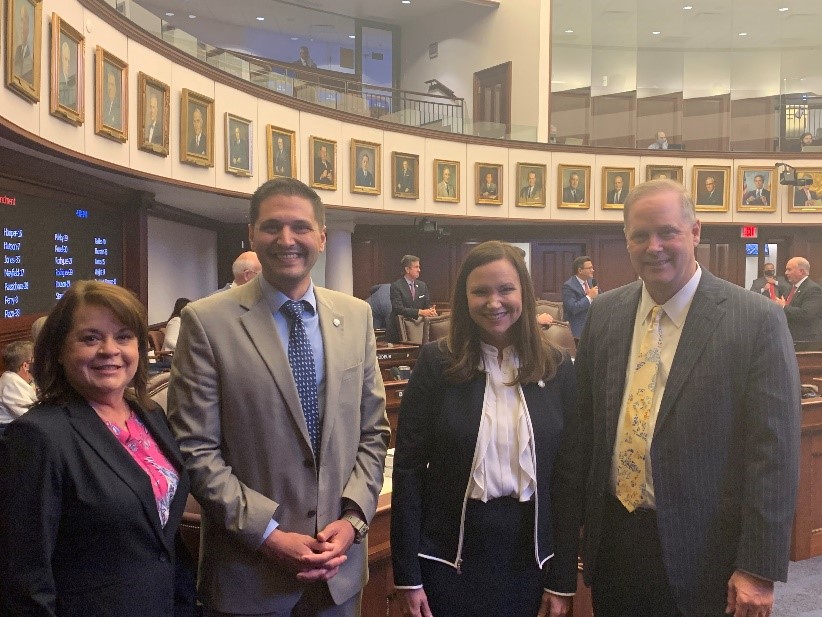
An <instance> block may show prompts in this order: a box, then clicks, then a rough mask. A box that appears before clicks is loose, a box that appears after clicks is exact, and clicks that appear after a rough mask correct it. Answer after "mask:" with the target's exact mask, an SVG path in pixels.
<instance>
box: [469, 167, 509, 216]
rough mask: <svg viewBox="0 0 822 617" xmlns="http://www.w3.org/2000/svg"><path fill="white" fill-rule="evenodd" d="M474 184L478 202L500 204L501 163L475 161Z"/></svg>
mask: <svg viewBox="0 0 822 617" xmlns="http://www.w3.org/2000/svg"><path fill="white" fill-rule="evenodd" d="M474 170H475V175H476V176H475V178H474V183H475V184H474V186H476V187H477V199H476V202H477V203H478V204H490V205H492V206H499V205H502V165H497V164H495V163H476V164H475V165H474Z"/></svg>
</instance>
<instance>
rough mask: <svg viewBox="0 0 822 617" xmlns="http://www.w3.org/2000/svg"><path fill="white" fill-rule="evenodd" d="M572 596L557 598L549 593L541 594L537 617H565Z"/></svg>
mask: <svg viewBox="0 0 822 617" xmlns="http://www.w3.org/2000/svg"><path fill="white" fill-rule="evenodd" d="M571 598H572V596H558V595H557V594H555V593H551V592H550V591H543V592H542V602H541V603H540V605H539V612H538V613H537V617H565V615H567V614H568V610H569V609H570V608H571Z"/></svg>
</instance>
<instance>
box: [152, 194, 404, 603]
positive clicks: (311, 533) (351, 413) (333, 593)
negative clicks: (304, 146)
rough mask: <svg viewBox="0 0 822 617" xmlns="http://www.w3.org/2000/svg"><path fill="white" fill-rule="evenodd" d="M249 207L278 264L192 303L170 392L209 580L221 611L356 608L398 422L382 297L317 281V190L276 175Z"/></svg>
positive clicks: (254, 232)
mask: <svg viewBox="0 0 822 617" xmlns="http://www.w3.org/2000/svg"><path fill="white" fill-rule="evenodd" d="M248 218H249V221H250V223H249V239H250V242H251V247H252V248H253V249H254V251H256V253H257V255H258V256H259V258H260V262H261V263H262V268H263V272H262V275H260V276H257V277H255V278H254V279H253V280H252V281H251V282H249V283H247V284H245V285H242V286H241V287H238V288H237V289H232V290H230V291H226V292H223V293H219V294H214V295H212V296H209V297H207V298H203V299H202V300H198V301H196V302H192V303H191V304H189V305H188V306H187V307H186V308H185V309H184V310H183V313H182V325H181V328H180V338H179V341H178V344H177V349H176V351H175V353H174V362H173V364H172V369H171V380H170V386H169V391H168V406H169V420H170V422H171V425H172V428H173V429H174V431H175V433H176V436H177V439H178V441H179V443H180V448H181V450H182V451H183V455H184V458H185V459H186V467H187V468H188V469H189V470H190V473H191V485H192V494H193V495H195V496H196V498H197V500H198V501H199V502H200V504H201V506H202V508H203V512H204V515H203V520H202V525H203V528H202V545H201V549H200V566H201V567H200V577H199V588H200V591H201V594H202V596H203V598H202V599H203V603H204V604H205V606H206V609H207V610H208V611H212V612H209V613H207V614H208V615H214V614H217V615H221V616H222V615H300V616H305V617H316V616H318V615H322V616H323V617H325V616H329V617H354V616H355V615H359V605H360V593H361V591H362V587H363V585H364V583H365V581H366V578H367V576H368V543H367V541H366V534H367V532H368V526H367V522H368V521H369V520H371V518H372V517H373V516H374V513H375V511H376V508H377V498H378V496H379V493H380V488H381V486H382V475H383V474H382V472H383V464H384V462H385V454H386V450H387V448H388V437H389V432H390V429H389V425H388V420H387V417H386V415H385V388H384V387H383V382H382V378H381V376H380V369H379V365H378V364H377V354H376V350H377V346H376V340H375V337H374V329H373V326H372V323H371V309H370V308H369V307H368V305H367V304H366V303H365V302H363V301H362V300H358V299H356V298H352V297H351V296H350V295H346V294H343V293H339V292H336V291H332V290H330V289H323V288H320V287H318V286H316V285H314V284H313V283H312V281H311V268H312V267H313V266H314V264H316V262H317V258H318V257H319V254H320V252H322V251H323V250H324V249H325V239H326V234H325V224H324V222H325V212H324V207H323V204H322V202H321V201H320V198H319V197H318V196H317V194H316V193H315V192H314V191H313V190H312V189H309V188H308V187H307V186H305V185H304V184H303V183H301V182H299V181H298V180H294V179H292V178H278V179H276V180H270V181H268V182H266V183H265V184H263V185H262V186H261V187H260V188H259V189H257V191H256V192H255V193H254V195H253V196H252V198H251V208H250V210H249V217H248Z"/></svg>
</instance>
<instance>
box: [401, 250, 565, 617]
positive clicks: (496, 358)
mask: <svg viewBox="0 0 822 617" xmlns="http://www.w3.org/2000/svg"><path fill="white" fill-rule="evenodd" d="M451 305H452V313H451V330H450V333H449V336H448V338H447V339H443V340H440V341H437V342H434V343H430V344H428V345H426V346H424V347H423V348H422V350H421V353H420V356H419V358H418V360H417V362H416V365H415V367H414V372H413V374H412V376H411V379H410V381H409V383H408V387H407V388H406V390H405V392H404V394H403V399H402V405H401V407H400V414H399V426H398V430H397V446H396V455H395V458H394V470H393V495H392V505H391V508H392V509H391V517H392V520H391V549H392V557H393V566H394V582H395V584H396V586H397V588H398V589H400V590H401V594H402V596H403V602H404V604H405V606H404V609H405V614H407V615H413V616H423V617H430V616H431V615H433V616H434V617H480V616H481V617H495V616H496V617H537V615H539V616H543V615H546V616H547V615H553V616H558V615H563V614H565V613H566V612H567V611H568V608H569V606H570V596H572V595H573V593H574V591H575V589H576V570H577V540H578V535H579V526H578V524H577V521H576V520H575V518H574V515H573V513H567V514H566V513H561V512H554V511H553V508H552V503H553V499H554V497H555V496H557V493H558V491H563V490H564V491H570V490H572V485H571V483H570V481H569V480H568V478H569V477H570V475H571V474H570V472H571V469H569V463H570V458H571V457H570V456H569V454H570V445H569V444H565V443H564V442H563V433H564V430H565V427H566V426H567V425H568V424H569V423H570V422H572V421H573V420H574V417H575V401H576V391H575V377H574V370H573V366H572V364H571V361H570V358H569V357H568V356H567V355H566V354H564V353H563V352H561V351H560V350H559V349H557V348H555V347H554V346H552V345H551V344H550V343H549V342H548V341H547V340H546V339H545V338H544V337H543V336H542V333H541V330H540V327H539V325H538V324H537V321H536V302H535V299H534V294H533V287H532V284H531V279H530V276H529V274H528V271H527V269H526V267H525V263H524V261H523V259H522V256H521V254H520V252H519V251H518V250H517V249H516V248H514V247H513V246H511V245H509V244H505V243H502V242H485V243H483V244H480V245H479V246H477V247H476V248H474V249H473V250H472V251H471V252H470V253H469V254H468V257H467V258H466V260H465V262H464V263H463V265H462V268H461V271H460V274H459V277H458V279H457V283H456V287H455V290H454V294H453V297H452V302H451Z"/></svg>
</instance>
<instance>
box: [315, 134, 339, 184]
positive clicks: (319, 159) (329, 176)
mask: <svg viewBox="0 0 822 617" xmlns="http://www.w3.org/2000/svg"><path fill="white" fill-rule="evenodd" d="M308 152H309V153H310V159H309V170H308V173H309V175H310V176H311V182H310V185H311V187H312V188H315V189H324V190H326V191H335V190H337V142H336V141H332V140H330V139H323V138H321V137H314V136H313V135H312V136H311V137H310V138H309V139H308Z"/></svg>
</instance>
